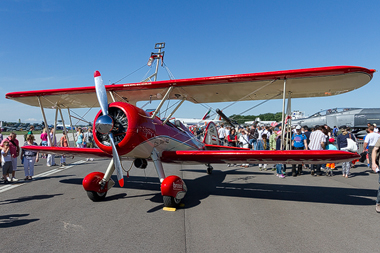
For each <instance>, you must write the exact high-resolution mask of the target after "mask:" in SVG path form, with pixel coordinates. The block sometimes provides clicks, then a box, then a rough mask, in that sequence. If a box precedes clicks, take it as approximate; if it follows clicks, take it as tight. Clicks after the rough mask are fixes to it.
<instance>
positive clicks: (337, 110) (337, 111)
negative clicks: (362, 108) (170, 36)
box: [310, 108, 358, 118]
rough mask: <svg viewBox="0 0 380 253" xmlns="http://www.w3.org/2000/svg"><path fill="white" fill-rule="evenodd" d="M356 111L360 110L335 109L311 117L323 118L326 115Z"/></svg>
mask: <svg viewBox="0 0 380 253" xmlns="http://www.w3.org/2000/svg"><path fill="white" fill-rule="evenodd" d="M355 109H358V108H333V109H328V110H323V111H320V112H317V113H314V114H313V115H311V116H310V118H314V117H321V116H326V115H330V114H334V113H340V112H347V111H351V110H355Z"/></svg>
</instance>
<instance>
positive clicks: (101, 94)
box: [94, 71, 108, 115]
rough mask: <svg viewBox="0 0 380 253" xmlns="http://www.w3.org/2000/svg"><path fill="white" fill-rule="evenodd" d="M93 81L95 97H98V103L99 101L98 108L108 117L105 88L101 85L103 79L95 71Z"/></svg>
mask: <svg viewBox="0 0 380 253" xmlns="http://www.w3.org/2000/svg"><path fill="white" fill-rule="evenodd" d="M94 81H95V90H96V96H97V97H98V101H99V104H100V107H101V108H102V112H103V115H108V98H107V91H106V87H105V86H104V84H103V78H102V76H101V75H100V72H99V71H95V73H94Z"/></svg>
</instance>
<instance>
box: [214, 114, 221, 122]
mask: <svg viewBox="0 0 380 253" xmlns="http://www.w3.org/2000/svg"><path fill="white" fill-rule="evenodd" d="M217 120H218V121H221V120H222V116H220V115H219V114H216V115H215V119H214V121H217Z"/></svg>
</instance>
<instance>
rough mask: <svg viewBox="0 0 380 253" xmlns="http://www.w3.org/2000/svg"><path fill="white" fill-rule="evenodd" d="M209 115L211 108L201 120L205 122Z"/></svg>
mask: <svg viewBox="0 0 380 253" xmlns="http://www.w3.org/2000/svg"><path fill="white" fill-rule="evenodd" d="M210 113H211V108H210V109H208V111H207V112H206V114H205V115H204V116H203V118H202V120H206V119H208V118H210Z"/></svg>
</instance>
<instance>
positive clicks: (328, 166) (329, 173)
mask: <svg viewBox="0 0 380 253" xmlns="http://www.w3.org/2000/svg"><path fill="white" fill-rule="evenodd" d="M334 142H335V140H334V138H330V139H329V144H328V145H327V147H326V149H327V150H338V149H337V147H335V145H334ZM334 169H335V163H327V164H326V176H330V177H331V176H333V171H332V170H334Z"/></svg>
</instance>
